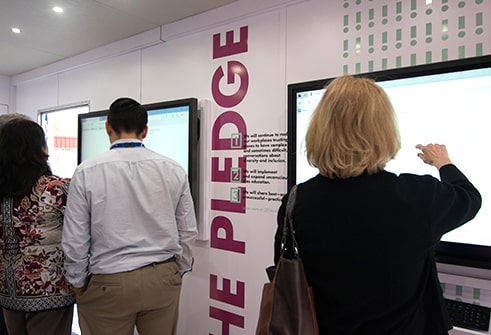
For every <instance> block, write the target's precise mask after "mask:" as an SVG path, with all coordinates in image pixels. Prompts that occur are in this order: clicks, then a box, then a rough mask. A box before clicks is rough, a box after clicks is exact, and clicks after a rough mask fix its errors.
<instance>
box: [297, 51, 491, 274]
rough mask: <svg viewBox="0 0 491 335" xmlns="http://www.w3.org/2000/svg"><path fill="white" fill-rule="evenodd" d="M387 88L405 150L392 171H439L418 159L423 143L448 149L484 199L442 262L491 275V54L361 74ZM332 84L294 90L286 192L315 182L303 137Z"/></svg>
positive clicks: (446, 242)
mask: <svg viewBox="0 0 491 335" xmlns="http://www.w3.org/2000/svg"><path fill="white" fill-rule="evenodd" d="M362 76H366V77H370V78H373V79H374V80H376V81H377V82H378V84H379V85H380V86H381V87H383V88H384V89H385V91H386V92H387V94H388V95H389V97H390V99H391V102H392V104H393V106H394V109H395V111H396V114H397V119H398V124H399V129H400V133H401V140H402V148H401V150H400V152H399V153H398V154H397V157H396V158H395V159H394V160H392V161H391V162H390V163H389V164H388V165H387V167H386V170H388V171H391V172H394V173H397V174H399V173H403V172H404V173H415V174H431V175H434V176H435V177H438V171H437V170H436V169H435V168H434V167H431V166H429V165H426V164H423V163H422V162H421V160H420V159H419V158H418V157H417V149H416V148H415V145H416V144H418V143H421V144H428V143H443V144H445V145H446V146H447V149H448V150H449V154H450V157H451V159H452V160H453V162H454V163H455V164H456V165H457V166H458V167H459V168H460V169H461V170H462V171H463V172H464V173H465V174H466V176H468V177H469V179H470V180H471V181H472V182H473V183H474V184H475V186H476V187H477V188H478V189H479V191H480V192H481V194H482V197H483V204H482V209H481V211H480V212H479V213H478V215H477V216H476V217H475V218H474V219H473V220H472V221H471V222H469V223H467V224H466V225H464V226H462V227H460V228H458V229H455V230H454V231H452V232H449V233H448V234H446V235H444V236H443V238H442V243H440V244H439V245H438V248H437V258H438V260H439V261H441V262H446V263H447V262H448V263H452V264H458V265H465V266H473V267H480V268H486V269H491V228H490V227H491V201H490V199H491V175H490V173H489V171H487V170H488V169H487V166H488V163H487V158H485V157H486V155H487V153H486V152H487V151H488V149H487V147H488V145H489V143H491V131H490V124H491V56H483V57H476V58H468V59H462V60H457V61H449V62H443V63H435V64H430V65H421V66H416V67H412V68H403V69H402V68H401V69H394V70H387V71H380V72H374V73H367V74H364V75H363V74H362ZM330 80H331V79H325V80H316V81H310V82H304V83H297V84H291V85H289V86H288V131H289V143H288V176H289V179H288V186H289V187H291V186H292V185H294V184H295V183H299V182H302V181H305V180H307V179H309V178H311V177H313V176H315V175H316V174H317V173H318V171H317V169H315V168H313V167H311V166H310V165H309V164H308V162H307V159H306V154H305V133H306V130H307V127H308V124H309V121H310V117H311V115H312V113H313V112H314V110H315V108H316V106H317V104H318V102H319V101H320V99H321V97H322V95H323V94H324V91H325V87H326V85H327V84H328V83H329V82H330Z"/></svg>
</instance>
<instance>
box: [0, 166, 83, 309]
mask: <svg viewBox="0 0 491 335" xmlns="http://www.w3.org/2000/svg"><path fill="white" fill-rule="evenodd" d="M68 182H69V179H63V178H58V177H54V176H44V177H41V178H40V179H39V181H38V183H37V185H36V186H34V187H33V188H32V192H31V194H27V195H22V196H14V197H10V198H8V197H5V198H4V199H1V206H0V306H2V307H4V308H7V309H11V310H16V311H24V312H37V311H44V310H48V309H54V308H60V307H67V306H70V305H73V304H74V303H75V298H74V294H73V292H72V290H71V288H70V285H69V284H68V282H67V281H66V280H65V276H64V270H63V263H64V254H63V251H62V250H61V245H60V244H61V230H62V225H63V213H64V210H65V205H66V199H67V195H66V190H67V189H68Z"/></svg>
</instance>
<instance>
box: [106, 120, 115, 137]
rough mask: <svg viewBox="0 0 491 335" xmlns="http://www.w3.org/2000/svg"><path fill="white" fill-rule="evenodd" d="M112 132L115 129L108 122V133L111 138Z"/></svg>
mask: <svg viewBox="0 0 491 335" xmlns="http://www.w3.org/2000/svg"><path fill="white" fill-rule="evenodd" d="M112 132H113V129H112V128H111V126H110V125H109V122H108V121H106V133H107V135H109V136H111V134H112Z"/></svg>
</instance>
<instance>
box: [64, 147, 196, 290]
mask: <svg viewBox="0 0 491 335" xmlns="http://www.w3.org/2000/svg"><path fill="white" fill-rule="evenodd" d="M123 142H140V141H137V140H128V139H125V140H118V141H115V142H114V143H113V145H114V144H118V143H123ZM140 143H141V142H140ZM196 236H197V226H196V216H195V212H194V205H193V200H192V198H191V193H190V189H189V183H188V178H187V175H186V173H185V171H184V169H183V168H182V167H181V166H180V165H179V164H178V163H176V162H175V161H173V160H171V159H170V158H167V157H164V156H162V155H160V154H158V153H156V152H154V151H152V150H150V149H148V148H145V147H118V148H114V149H112V150H109V151H107V152H104V153H102V154H100V155H98V156H96V157H94V158H92V159H89V160H87V161H85V162H83V163H82V164H80V165H79V166H78V167H77V169H76V170H75V173H74V175H73V178H72V181H71V183H70V188H69V192H68V201H67V206H66V209H65V219H64V227H63V235H62V248H63V251H64V252H65V257H66V259H65V269H66V277H67V279H68V281H69V282H70V283H71V284H72V285H73V286H74V287H82V286H83V285H84V283H85V281H86V278H87V276H88V275H89V274H92V273H93V274H111V273H119V272H124V271H131V270H134V269H138V268H141V267H143V266H146V265H148V264H151V263H153V262H160V261H164V260H166V259H169V258H171V257H173V256H175V257H176V260H177V264H178V266H179V270H180V272H181V274H184V273H185V272H187V271H190V270H192V265H193V256H192V247H193V244H194V241H195V239H196Z"/></svg>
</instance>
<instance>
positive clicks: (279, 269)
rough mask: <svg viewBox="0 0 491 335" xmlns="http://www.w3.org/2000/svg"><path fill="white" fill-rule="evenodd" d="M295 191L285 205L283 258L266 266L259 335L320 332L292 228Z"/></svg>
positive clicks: (312, 333)
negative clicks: (288, 256) (268, 281)
mask: <svg viewBox="0 0 491 335" xmlns="http://www.w3.org/2000/svg"><path fill="white" fill-rule="evenodd" d="M296 191H297V186H296V185H295V186H294V187H293V188H292V189H291V190H290V195H289V198H288V203H287V206H286V215H285V223H284V226H283V237H282V240H281V256H280V259H279V261H278V264H277V265H276V266H273V267H269V268H267V269H266V272H267V273H268V276H270V281H271V282H270V283H266V284H264V287H263V292H262V298H261V305H260V309H259V320H258V323H257V328H256V335H318V334H319V329H318V326H317V317H316V314H315V306H314V300H313V294H312V288H311V287H310V286H309V285H308V283H307V278H306V277H305V272H304V268H303V264H302V260H301V259H300V257H299V253H298V245H297V241H296V239H295V231H294V229H293V228H294V225H293V207H294V205H295V200H296ZM287 251H288V253H289V252H292V254H293V257H292V258H286V252H287ZM271 277H272V278H271Z"/></svg>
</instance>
